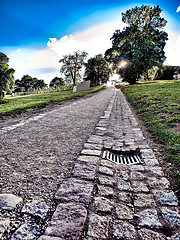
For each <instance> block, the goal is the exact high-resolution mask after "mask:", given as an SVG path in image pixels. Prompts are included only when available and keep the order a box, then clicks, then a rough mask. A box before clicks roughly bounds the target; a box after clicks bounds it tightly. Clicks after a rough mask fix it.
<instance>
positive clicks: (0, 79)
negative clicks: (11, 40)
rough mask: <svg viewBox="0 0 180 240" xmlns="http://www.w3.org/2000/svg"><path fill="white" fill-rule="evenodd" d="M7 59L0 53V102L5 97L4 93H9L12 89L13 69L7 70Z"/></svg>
mask: <svg viewBox="0 0 180 240" xmlns="http://www.w3.org/2000/svg"><path fill="white" fill-rule="evenodd" d="M8 62H9V58H8V57H7V56H6V55H5V54H4V53H2V52H0V101H1V100H2V99H3V97H4V96H5V93H11V92H12V90H13V87H14V72H15V70H14V69H13V68H9V65H8Z"/></svg>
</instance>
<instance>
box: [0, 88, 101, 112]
mask: <svg viewBox="0 0 180 240" xmlns="http://www.w3.org/2000/svg"><path fill="white" fill-rule="evenodd" d="M103 88H104V87H102V86H97V87H93V88H90V90H89V91H81V92H75V93H73V92H72V90H67V91H60V92H49V93H39V94H31V95H25V96H17V97H11V96H7V97H6V98H5V99H3V101H2V102H1V104H0V116H5V115H12V114H17V113H21V112H23V111H24V110H25V109H28V108H35V107H40V106H46V105H48V104H50V103H57V102H61V101H64V100H70V99H73V98H76V97H81V96H85V95H87V94H90V93H94V92H97V91H100V90H102V89H103Z"/></svg>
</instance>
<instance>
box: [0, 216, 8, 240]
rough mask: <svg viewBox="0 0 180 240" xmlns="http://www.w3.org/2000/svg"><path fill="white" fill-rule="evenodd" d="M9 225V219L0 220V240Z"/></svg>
mask: <svg viewBox="0 0 180 240" xmlns="http://www.w3.org/2000/svg"><path fill="white" fill-rule="evenodd" d="M9 225H10V219H9V218H4V219H0V239H2V238H3V236H4V233H5V232H6V230H7V229H8V228H9Z"/></svg>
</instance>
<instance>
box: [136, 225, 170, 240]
mask: <svg viewBox="0 0 180 240" xmlns="http://www.w3.org/2000/svg"><path fill="white" fill-rule="evenodd" d="M138 234H139V236H140V239H141V240H151V239H152V240H165V239H166V236H165V235H164V234H162V233H159V232H154V231H152V230H149V229H146V228H142V229H141V230H139V231H138Z"/></svg>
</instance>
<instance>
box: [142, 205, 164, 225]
mask: <svg viewBox="0 0 180 240" xmlns="http://www.w3.org/2000/svg"><path fill="white" fill-rule="evenodd" d="M139 216H140V222H139V225H140V226H148V227H150V228H162V224H161V223H160V221H159V218H158V214H157V211H156V210H155V209H146V210H143V211H141V212H140V213H139Z"/></svg>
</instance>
